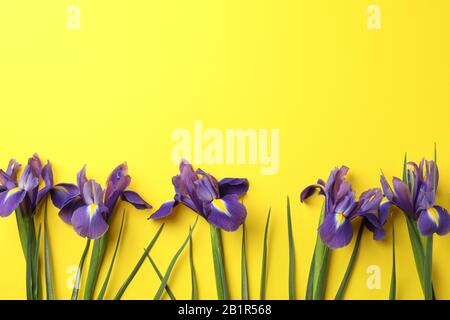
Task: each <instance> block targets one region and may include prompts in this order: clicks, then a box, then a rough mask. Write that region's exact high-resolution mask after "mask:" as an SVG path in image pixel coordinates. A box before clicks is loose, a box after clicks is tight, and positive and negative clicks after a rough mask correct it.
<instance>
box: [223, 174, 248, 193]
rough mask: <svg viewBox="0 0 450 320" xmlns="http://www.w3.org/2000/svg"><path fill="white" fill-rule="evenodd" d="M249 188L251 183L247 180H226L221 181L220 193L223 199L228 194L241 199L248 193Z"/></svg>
mask: <svg viewBox="0 0 450 320" xmlns="http://www.w3.org/2000/svg"><path fill="white" fill-rule="evenodd" d="M248 188H249V183H248V180H247V179H245V178H224V179H222V180H220V181H219V193H220V196H221V197H224V196H226V195H228V194H235V195H237V196H238V197H241V196H243V195H244V194H245V193H247V191H248Z"/></svg>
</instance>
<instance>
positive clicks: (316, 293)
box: [306, 203, 330, 300]
mask: <svg viewBox="0 0 450 320" xmlns="http://www.w3.org/2000/svg"><path fill="white" fill-rule="evenodd" d="M324 218H325V203H324V204H323V205H322V210H321V213H320V218H319V225H320V224H322V222H323V219H324ZM329 256H330V249H329V248H328V247H327V246H326V245H325V244H324V243H323V242H322V240H321V239H320V236H319V234H318V235H317V239H316V245H315V247H314V254H313V258H312V260H311V266H310V270H309V276H308V284H307V291H306V299H307V300H323V298H324V296H325V289H326V278H327V272H328V259H329Z"/></svg>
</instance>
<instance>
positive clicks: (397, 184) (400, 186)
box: [392, 178, 417, 220]
mask: <svg viewBox="0 0 450 320" xmlns="http://www.w3.org/2000/svg"><path fill="white" fill-rule="evenodd" d="M392 184H393V186H394V192H395V193H394V198H393V202H394V203H395V204H396V205H397V206H398V207H399V208H400V209H402V210H403V211H404V212H405V213H406V214H408V215H410V216H411V217H412V218H413V219H414V220H416V219H417V214H416V213H415V212H414V206H413V203H412V199H411V195H410V194H409V190H408V187H407V186H406V184H405V183H404V182H403V181H402V180H400V179H398V178H394V179H393V181H392Z"/></svg>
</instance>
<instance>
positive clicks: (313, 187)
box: [300, 184, 324, 202]
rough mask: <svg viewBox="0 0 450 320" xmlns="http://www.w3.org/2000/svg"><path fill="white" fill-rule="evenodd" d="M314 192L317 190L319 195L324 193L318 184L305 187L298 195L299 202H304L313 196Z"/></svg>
mask: <svg viewBox="0 0 450 320" xmlns="http://www.w3.org/2000/svg"><path fill="white" fill-rule="evenodd" d="M316 190H319V193H322V194H323V192H324V188H323V186H322V185H320V184H312V185H310V186H307V187H306V188H305V189H303V191H302V193H301V194H300V202H304V201H305V200H306V199H308V198H309V197H311V196H312V195H314V193H315V192H316Z"/></svg>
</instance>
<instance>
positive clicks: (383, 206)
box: [378, 198, 392, 225]
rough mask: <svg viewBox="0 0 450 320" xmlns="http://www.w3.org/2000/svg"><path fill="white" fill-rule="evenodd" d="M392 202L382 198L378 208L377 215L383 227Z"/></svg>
mask: <svg viewBox="0 0 450 320" xmlns="http://www.w3.org/2000/svg"><path fill="white" fill-rule="evenodd" d="M391 206H392V202H390V201H389V200H387V198H384V199H383V200H382V201H381V203H380V207H379V208H378V215H379V219H380V223H381V224H382V225H384V224H385V223H386V221H387V218H388V216H389V210H390V209H391Z"/></svg>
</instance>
